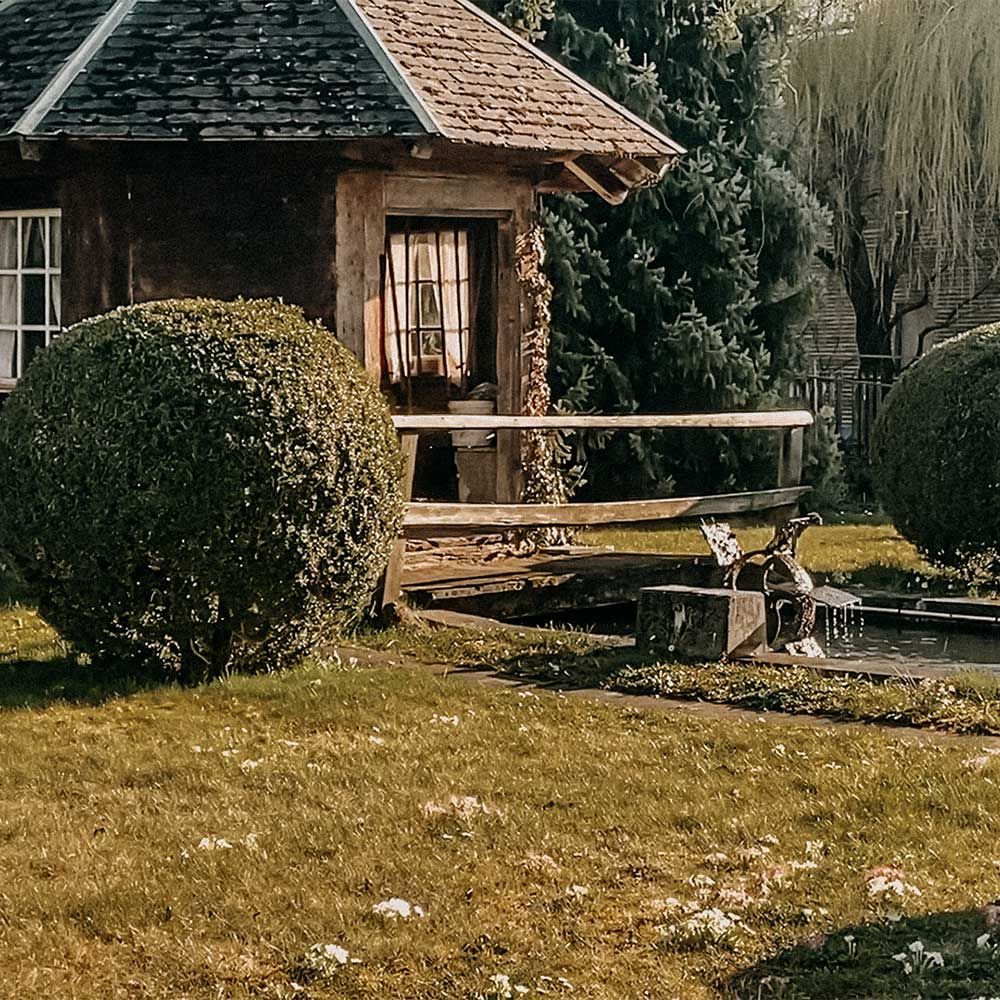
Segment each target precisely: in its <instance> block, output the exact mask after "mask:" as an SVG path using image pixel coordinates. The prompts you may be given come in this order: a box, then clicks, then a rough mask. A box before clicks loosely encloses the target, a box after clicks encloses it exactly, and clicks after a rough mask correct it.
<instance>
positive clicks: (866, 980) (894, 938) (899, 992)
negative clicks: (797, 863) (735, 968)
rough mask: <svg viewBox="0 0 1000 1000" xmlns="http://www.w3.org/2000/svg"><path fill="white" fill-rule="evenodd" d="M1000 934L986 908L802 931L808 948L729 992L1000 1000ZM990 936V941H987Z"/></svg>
mask: <svg viewBox="0 0 1000 1000" xmlns="http://www.w3.org/2000/svg"><path fill="white" fill-rule="evenodd" d="M998 931H1000V928H997V927H992V926H987V918H986V916H985V914H984V911H983V910H960V911H955V912H947V913H932V914H928V915H926V916H921V917H908V918H905V919H902V920H899V921H897V922H895V923H893V922H889V921H887V922H884V923H868V924H856V925H853V926H848V927H843V928H840V929H839V930H836V931H834V932H833V933H831V934H829V935H823V934H814V935H813V936H811V937H809V936H808V934H805V933H804V934H803V937H804V938H805V939H806V943H804V944H802V945H799V946H796V947H794V948H790V949H788V950H787V951H783V952H781V953H779V954H778V955H775V956H774V957H773V958H770V959H767V960H766V961H764V962H761V963H760V964H758V965H756V966H754V967H753V968H751V969H748V970H745V971H744V972H741V973H740V974H738V975H737V976H736V977H734V978H733V979H732V980H731V981H730V983H729V984H728V990H729V995H730V996H732V997H733V998H735V1000H765V998H781V1000H833V998H836V1000H903V998H906V1000H910V998H913V997H921V998H923V1000H946V998H948V1000H950V998H962V1000H971V998H973V997H987V998H989V997H995V996H997V994H998V990H1000V933H998ZM988 933H989V934H990V938H989V940H982V935H985V934H988ZM893 956H900V957H899V958H894V957H893ZM939 959H940V962H939ZM904 963H905V964H904ZM906 964H908V965H909V967H910V969H909V971H907V969H906Z"/></svg>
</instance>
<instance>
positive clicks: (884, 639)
mask: <svg viewBox="0 0 1000 1000" xmlns="http://www.w3.org/2000/svg"><path fill="white" fill-rule="evenodd" d="M635 610H636V609H635V604H616V605H612V606H608V607H600V608H578V609H574V610H572V611H564V612H561V613H559V614H551V613H550V614H546V615H538V616H531V617H529V618H519V619H516V622H515V623H516V624H521V625H531V626H535V627H540V628H545V627H550V626H551V627H554V628H574V629H581V630H585V631H590V632H597V633H600V634H603V635H620V636H630V635H632V634H633V633H634V631H635ZM834 617H835V618H836V619H837V621H836V625H834V624H833V623H832V622H831V626H830V629H829V631H827V629H826V626H825V621H824V616H823V613H822V611H821V612H820V622H819V628H818V629H817V636H816V637H817V639H818V640H819V642H820V644H821V645H822V646H823V648H824V649H825V651H826V654H827V656H828V657H830V658H831V659H836V660H864V659H870V660H881V661H886V660H888V661H896V662H899V663H910V664H917V663H920V662H924V663H927V664H933V665H938V664H959V665H961V664H996V665H997V666H998V667H1000V629H997V628H996V627H995V626H994V627H982V628H979V629H976V628H972V627H970V626H969V625H968V623H949V622H946V621H934V622H928V623H926V624H923V625H915V624H912V623H910V624H905V625H903V624H899V623H897V622H895V621H893V616H892V614H891V612H882V613H879V612H877V611H871V612H869V613H868V614H867V615H864V616H863V615H861V614H860V613H859V612H854V613H853V615H851V616H848V617H847V618H845V617H843V616H842V615H836V613H835V615H834Z"/></svg>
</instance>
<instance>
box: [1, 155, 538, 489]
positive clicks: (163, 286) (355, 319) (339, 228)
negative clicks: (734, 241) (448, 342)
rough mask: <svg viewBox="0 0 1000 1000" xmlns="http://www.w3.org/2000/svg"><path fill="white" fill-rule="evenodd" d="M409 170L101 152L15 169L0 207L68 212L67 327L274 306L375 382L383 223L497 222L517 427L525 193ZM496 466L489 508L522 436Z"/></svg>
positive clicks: (516, 458) (503, 399)
mask: <svg viewBox="0 0 1000 1000" xmlns="http://www.w3.org/2000/svg"><path fill="white" fill-rule="evenodd" d="M0 153H2V151H0ZM355 157H356V154H355ZM12 163H13V161H12ZM409 163H410V164H411V166H407V167H404V168H403V169H400V167H399V165H398V163H397V164H395V165H394V166H392V167H389V166H388V164H386V165H385V166H383V167H381V168H379V167H375V166H374V165H373V164H370V163H358V162H357V160H356V158H355V159H347V158H345V157H344V156H339V157H338V155H336V154H335V153H333V152H329V151H327V152H323V151H322V150H319V148H318V147H315V146H313V145H312V144H308V143H300V144H298V145H297V146H295V147H290V146H288V145H283V144H274V145H272V146H267V145H260V144H225V145H223V144H217V145H212V144H200V145H191V144H183V145H182V144H177V145H161V146H158V147H151V146H141V145H140V146H127V145H124V144H121V145H119V144H109V145H106V146H104V147H100V148H98V147H91V148H86V149H77V150H66V149H62V150H58V151H56V152H50V153H46V155H45V157H44V162H42V163H40V164H25V163H22V162H20V161H19V162H18V169H19V170H20V171H21V173H23V174H24V176H23V177H21V178H18V179H17V180H16V181H8V180H2V181H0V190H2V191H3V192H4V193H0V203H3V202H4V201H5V200H6V201H8V202H9V203H10V204H9V205H8V206H7V207H10V208H20V207H42V206H45V207H59V208H61V209H62V211H63V321H64V323H65V324H66V325H70V324H72V323H74V322H76V321H78V320H80V319H83V318H85V317H87V316H92V315H96V314H99V313H102V312H105V311H107V310H108V309H111V308H114V307H115V306H117V305H124V304H128V303H131V302H145V301H151V300H154V299H160V298H173V297H182V296H211V297H218V298H234V297H236V296H239V295H242V296H247V297H253V296H268V297H270V296H275V297H281V298H283V299H284V300H285V301H287V302H290V303H294V304H296V305H300V306H302V307H303V308H304V309H305V311H306V313H307V315H309V316H310V317H312V318H316V319H319V320H321V321H322V322H323V323H324V324H326V325H327V326H328V327H329V328H330V329H332V330H334V331H335V332H336V333H337V335H338V337H339V338H340V339H341V340H342V341H343V342H344V343H345V344H347V345H348V346H349V347H351V349H352V350H354V351H355V353H356V354H357V355H358V357H359V358H360V359H362V361H363V362H364V364H365V365H366V367H367V368H368V369H369V371H371V372H372V374H373V375H375V376H376V377H377V376H378V375H379V373H380V364H381V344H380V339H381V329H382V323H381V256H382V254H383V252H384V240H385V228H386V220H387V219H388V218H390V217H393V216H405V215H413V216H440V217H459V218H477V219H486V220H493V221H495V223H496V227H497V237H498V241H497V265H498V280H497V295H496V298H497V302H496V308H497V315H496V350H497V357H496V362H497V363H496V370H497V379H498V388H499V399H498V411H499V412H500V413H502V414H518V413H520V412H521V410H522V403H523V398H524V388H523V375H524V373H525V372H526V366H525V364H524V359H523V358H522V349H523V336H522V334H523V331H524V329H525V328H526V325H527V322H529V321H530V320H529V319H528V318H527V312H526V309H527V303H526V300H525V298H524V296H523V294H522V289H521V288H520V286H519V284H518V281H517V276H516V266H515V241H516V239H517V236H518V235H519V234H520V233H522V232H524V231H526V230H527V228H528V227H529V226H530V225H531V224H532V220H533V211H534V183H533V181H532V180H531V179H530V178H529V177H528V176H527V175H525V174H523V173H518V172H512V173H510V174H506V173H504V172H502V170H498V169H497V167H496V165H495V164H489V163H482V164H479V165H478V167H477V168H476V170H477V171H478V172H477V173H450V174H449V173H442V172H440V171H441V167H437V170H435V164H434V163H433V161H430V162H428V163H427V164H424V163H423V162H422V161H421V162H418V161H416V160H410V161H409ZM11 171H13V167H11ZM5 175H6V176H8V177H10V176H13V173H12V172H11V173H7V172H6V169H5V166H4V163H3V162H2V161H0V178H4V177H5ZM15 185H16V186H15ZM498 452H499V454H498V499H499V500H500V501H508V502H509V501H514V500H516V499H518V498H519V496H520V490H521V474H520V444H519V438H518V436H517V435H516V434H514V433H510V432H505V433H503V434H501V435H500V439H499V442H498Z"/></svg>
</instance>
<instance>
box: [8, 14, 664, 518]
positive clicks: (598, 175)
mask: <svg viewBox="0 0 1000 1000" xmlns="http://www.w3.org/2000/svg"><path fill="white" fill-rule="evenodd" d="M680 152H681V150H680V148H679V147H678V146H677V145H676V144H675V143H673V142H672V141H671V140H670V139H669V138H668V137H667V136H665V135H662V134H661V133H659V132H657V131H656V130H655V129H653V128H652V127H650V126H649V125H647V124H646V123H644V122H642V121H641V120H639V119H638V118H636V117H635V116H634V115H632V114H631V113H630V112H628V111H627V110H625V109H624V108H622V107H621V106H619V105H617V104H615V103H614V102H613V101H611V100H610V99H609V98H607V97H606V96H605V95H603V94H601V93H600V92H598V91H596V90H595V89H594V88H593V87H591V86H590V85H589V84H587V83H585V82H583V81H582V80H580V79H578V78H577V77H575V76H574V75H573V74H571V73H570V72H569V71H567V70H566V69H565V68H564V67H562V66H561V65H560V64H559V63H557V62H555V61H553V60H552V59H550V58H549V57H547V56H546V55H544V54H542V53H541V52H539V51H538V50H537V49H535V48H534V47H532V46H531V45H529V44H528V43H526V42H524V41H523V40H522V39H520V38H519V37H518V36H516V35H515V34H513V33H512V32H510V31H508V30H507V29H506V28H504V27H503V26H501V25H500V24H498V23H497V22H495V21H493V20H491V19H490V18H489V17H487V16H486V15H485V14H483V13H482V12H481V11H480V10H478V8H476V7H475V6H474V5H473V4H471V3H469V2H467V0H322V2H314V0H276V2H269V3H267V4H260V3H253V2H247V0H211V2H209V0H115V2H112V0H0V388H3V389H8V390H9V389H10V388H11V387H12V386H13V385H14V384H16V381H17V379H18V378H19V377H20V375H21V374H22V373H23V372H24V371H25V369H26V367H27V366H28V365H29V364H30V363H31V359H32V357H33V356H34V355H35V353H36V352H37V351H38V350H40V349H42V348H44V347H45V345H46V344H48V343H49V342H50V341H51V339H52V338H53V337H54V336H57V335H58V333H59V331H60V330H61V329H63V328H64V327H66V326H68V325H70V324H72V323H73V322H75V321H77V320H79V319H81V318H84V317H86V316H90V315H94V314H97V313H101V312H104V311H106V310H107V309H110V308H112V307H114V306H117V305H120V304H125V303H131V302H141V301H148V300H152V299H159V298H166V297H176V296H187V295H205V296H216V297H221V298H230V297H235V296H238V295H243V296H281V297H283V298H284V299H285V300H287V301H289V302H294V303H297V304H299V305H301V306H303V307H304V309H305V310H306V312H307V314H308V315H310V316H312V317H315V318H317V319H320V320H322V321H323V322H324V323H326V324H327V325H328V326H329V327H330V328H331V329H333V330H335V331H336V333H337V336H338V337H339V338H340V339H341V340H342V341H343V342H344V343H345V344H347V345H348V346H349V347H350V348H351V349H352V350H353V351H354V352H355V353H356V354H357V356H358V357H359V358H360V359H361V360H362V361H363V363H364V364H365V365H366V367H367V368H368V369H369V370H370V371H371V372H372V374H373V375H375V376H376V377H377V378H379V379H380V380H381V383H382V385H383V387H384V388H385V390H386V392H387V393H389V395H390V397H391V398H392V400H393V401H394V403H395V404H396V406H397V407H400V408H404V409H410V410H414V411H434V410H440V409H444V408H445V407H446V406H447V404H448V402H449V401H451V400H454V399H457V398H461V397H463V396H464V395H465V394H466V393H467V392H468V390H469V389H470V388H471V387H473V386H475V385H477V384H480V383H492V384H494V385H496V387H497V406H498V409H499V412H501V413H518V412H521V408H522V405H523V374H524V366H523V364H522V352H523V343H524V341H523V333H524V330H525V329H526V327H527V326H528V325H529V324H530V316H528V315H527V308H526V302H525V300H524V298H523V295H522V289H521V288H520V287H519V285H518V282H517V278H516V269H515V267H514V266H513V265H514V259H515V253H516V241H517V237H518V235H519V234H521V233H524V232H527V231H528V230H529V229H530V228H531V226H532V224H533V215H534V209H535V200H536V196H537V195H538V194H539V193H541V192H550V191H564V190H588V189H589V190H593V191H596V192H598V193H600V194H601V195H602V196H603V197H605V198H607V199H609V200H611V201H617V200H620V199H621V198H623V197H624V196H625V195H626V194H627V192H628V191H629V190H630V189H631V188H633V187H636V186H639V185H642V184H646V183H650V182H652V181H654V180H655V179H656V178H657V177H658V176H659V175H660V174H661V172H662V171H663V170H664V169H665V168H666V167H667V166H668V165H669V163H670V162H671V160H672V159H673V158H674V157H675V156H677V155H678V154H679V153H680ZM518 468H519V446H518V443H517V439H516V437H515V436H514V435H513V434H511V435H507V436H501V440H500V441H499V442H498V464H497V492H498V495H499V497H500V498H501V499H505V498H509V499H513V498H515V497H516V495H517V493H518V490H519V478H518Z"/></svg>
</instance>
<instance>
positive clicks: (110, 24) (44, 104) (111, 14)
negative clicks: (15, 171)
mask: <svg viewBox="0 0 1000 1000" xmlns="http://www.w3.org/2000/svg"><path fill="white" fill-rule="evenodd" d="M138 2H139V0H115V2H114V3H113V4H112V6H111V7H110V8H109V10H108V11H107V13H106V14H105V15H104V16H103V17H102V18H101V19H100V20H99V21H98V22H97V24H96V25H95V26H94V28H93V29H92V30H91V32H90V34H89V35H87V37H86V38H85V39H84V40H83V41H82V42H81V43H80V45H78V46H77V48H76V49H75V51H74V52H73V53H72V55H70V57H69V58H68V59H67V60H66V62H64V63H63V65H62V67H61V68H60V69H59V72H58V73H56V75H55V76H53V77H52V79H51V80H49V82H48V83H47V84H46V85H45V88H44V89H43V90H42V92H41V93H40V94H39V95H38V96H37V97H36V98H35V99H34V101H32V102H31V104H30V105H29V106H28V108H27V109H26V110H25V112H24V114H23V115H21V117H20V118H19V119H18V121H17V122H16V123H15V124H14V126H13V128H11V130H10V132H9V133H8V134H13V135H22V136H30V135H31V134H32V133H33V132H34V131H35V129H37V128H38V126H39V125H41V123H42V121H43V120H44V119H45V116H46V115H47V114H48V113H49V112H50V111H51V110H52V109H53V108H54V107H55V106H56V104H58V103H59V101H60V100H61V99H62V98H63V96H64V95H65V93H66V91H67V90H69V88H70V87H72V86H73V84H74V82H75V81H76V78H77V77H78V76H79V75H80V74H81V73H82V72H83V71H84V70H85V69H86V68H87V65H88V64H89V63H90V61H91V60H92V59H93V58H94V56H96V55H97V53H98V52H100V51H101V49H102V48H103V47H104V44H105V42H107V40H108V39H109V38H110V37H111V36H112V35H113V34H114V33H115V31H117V29H118V28H119V26H120V25H121V23H122V21H124V20H125V18H126V17H128V15H129V14H131V13H132V9H133V8H134V7H135V5H136V4H137V3H138Z"/></svg>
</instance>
